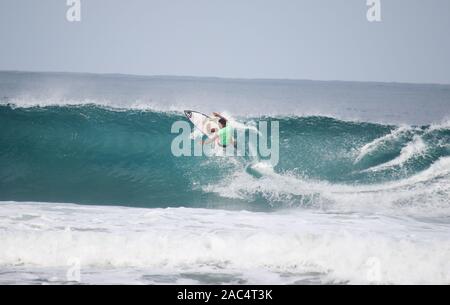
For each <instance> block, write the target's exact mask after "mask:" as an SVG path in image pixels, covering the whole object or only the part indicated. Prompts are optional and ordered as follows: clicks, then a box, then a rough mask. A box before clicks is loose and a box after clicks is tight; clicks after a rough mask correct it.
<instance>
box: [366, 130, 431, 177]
mask: <svg viewBox="0 0 450 305" xmlns="http://www.w3.org/2000/svg"><path fill="white" fill-rule="evenodd" d="M426 150H427V145H426V144H425V142H424V141H423V139H422V137H421V136H419V135H415V136H414V138H413V140H412V141H411V142H409V143H408V144H407V145H406V146H405V147H403V148H402V150H401V151H400V155H399V156H398V157H397V158H395V159H393V160H391V161H389V162H386V163H383V164H380V165H377V166H374V167H371V168H368V169H367V170H366V171H380V170H384V169H387V168H391V167H394V166H402V165H404V164H405V163H406V162H407V161H408V160H410V159H412V158H413V157H417V156H420V155H423V154H425V153H426Z"/></svg>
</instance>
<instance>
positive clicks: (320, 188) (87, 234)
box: [0, 72, 450, 284]
mask: <svg viewBox="0 0 450 305" xmlns="http://www.w3.org/2000/svg"><path fill="white" fill-rule="evenodd" d="M184 109H193V110H198V111H201V112H204V113H211V112H212V111H218V112H221V113H223V114H224V115H225V116H226V117H228V118H229V119H230V121H231V122H232V125H234V126H239V128H242V129H244V130H247V129H248V130H249V132H250V131H251V130H255V129H256V128H257V127H258V122H259V121H268V122H274V121H277V122H279V149H280V151H279V162H278V164H276V165H275V166H272V165H270V164H269V163H268V162H266V161H267V160H264V158H262V157H259V156H256V157H252V158H246V157H237V156H236V157H220V156H209V157H207V156H201V157H189V156H182V157H175V156H174V155H173V154H172V152H171V143H172V141H173V140H174V138H175V137H176V136H177V134H174V133H171V126H172V124H173V123H174V122H176V121H186V118H185V116H184V114H183V110H184ZM249 166H251V167H252V168H255V169H257V170H258V173H259V174H258V175H254V174H253V173H252V172H251V171H249V170H248V168H249ZM13 283H19V284H54V283H68V284H77V283H82V284H106V283H114V284H126V283H130V284H450V85H431V84H428V85H426V84H397V83H357V82H336V81H334V82H333V81H330V82H324V81H307V80H304V81H295V80H240V79H220V78H193V77H167V76H160V77H159V76H154V77H145V76H129V75H95V74H73V73H29V72H0V284H13Z"/></svg>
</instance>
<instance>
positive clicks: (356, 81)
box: [0, 69, 450, 86]
mask: <svg viewBox="0 0 450 305" xmlns="http://www.w3.org/2000/svg"><path fill="white" fill-rule="evenodd" d="M2 72H7V73H43V74H88V75H98V76H130V77H143V78H145V77H147V78H179V79H215V80H234V81H285V82H289V81H290V82H296V81H297V82H301V81H305V82H335V83H338V82H342V83H375V84H397V85H435V86H450V83H432V82H403V81H364V80H337V79H308V78H261V77H256V78H252V77H225V76H196V75H174V74H153V75H151V74H132V73H122V72H72V71H33V70H3V69H0V73H2Z"/></svg>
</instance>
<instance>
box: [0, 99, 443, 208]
mask: <svg viewBox="0 0 450 305" xmlns="http://www.w3.org/2000/svg"><path fill="white" fill-rule="evenodd" d="M261 119H263V120H265V121H268V122H270V121H272V120H277V121H278V122H279V124H280V143H281V144H280V156H281V157H280V161H279V163H278V164H277V165H276V166H275V167H274V168H273V173H274V174H279V175H281V176H282V175H290V176H292V177H297V178H298V179H304V180H313V181H322V182H327V183H331V184H343V185H356V186H357V185H372V184H382V183H387V182H391V181H398V180H402V179H406V178H408V177H411V176H414V175H416V174H419V173H421V172H422V171H424V170H426V169H427V168H429V167H430V166H431V165H432V164H433V163H435V162H436V161H438V160H440V159H441V158H445V157H448V156H449V155H450V147H449V144H448V143H450V141H449V140H450V130H449V129H448V128H446V127H443V128H434V127H430V126H407V127H403V129H402V128H401V127H397V126H394V125H381V124H373V123H361V122H345V121H340V120H336V119H333V118H326V117H264V118H254V117H250V118H249V117H243V118H237V120H238V121H240V122H241V123H243V124H247V125H248V126H252V125H253V124H254V123H255V122H257V121H258V120H261ZM0 120H1V122H2V128H1V130H0V139H1V142H0V143H1V150H0V168H1V171H0V182H1V183H0V194H1V195H0V199H1V200H19V201H45V202H73V203H88V204H108V205H125V206H138V207H147V208H153V207H176V206H184V207H208V206H214V205H217V206H222V207H223V206H225V207H229V208H239V207H242V208H247V209H257V210H260V209H263V210H264V209H271V208H276V207H289V206H298V205H299V204H298V202H302V204H305V202H303V201H301V200H300V201H298V200H297V199H298V198H296V199H291V200H286V201H285V202H283V201H280V200H275V199H274V200H271V199H269V198H264V196H258V195H261V194H259V193H258V192H256V193H255V194H251V195H253V196H247V198H245V199H235V200H231V201H230V200H229V199H227V198H222V197H221V196H220V195H219V194H217V193H215V192H212V191H210V190H205V189H202V188H201V187H199V186H205V185H215V184H220V182H221V181H224V180H227V179H229V178H230V177H232V176H233V175H234V174H236V173H241V172H244V168H245V167H246V166H247V165H248V164H250V163H251V161H249V160H245V159H243V158H238V157H234V159H235V160H233V161H236V160H237V162H230V161H231V160H226V159H225V160H224V158H221V157H206V156H203V157H175V156H174V155H173V154H172V153H171V150H170V148H171V142H172V140H173V139H174V138H175V137H176V136H177V134H172V133H171V132H170V129H171V126H172V124H173V123H174V122H175V121H178V120H186V119H185V118H184V116H182V115H181V114H179V113H169V112H155V111H139V110H117V109H116V110H114V109H107V108H104V107H99V106H96V105H84V106H46V107H30V108H16V107H12V106H8V105H4V106H0ZM399 128H400V129H399ZM392 135H394V136H392ZM377 139H382V140H383V139H384V140H383V141H381V142H379V143H377V142H374V141H377ZM371 143H372V145H373V147H370V146H369V148H370V149H367V150H368V151H363V148H364V147H365V146H366V145H371ZM408 149H409V150H408ZM395 160H398V162H394V163H393V164H392V165H391V166H386V167H383V165H386V164H389V162H392V161H395ZM252 179H253V177H251V176H249V177H248V180H249V181H251V180H252ZM275 179H276V178H275ZM308 204H314V200H310V201H309V202H308Z"/></svg>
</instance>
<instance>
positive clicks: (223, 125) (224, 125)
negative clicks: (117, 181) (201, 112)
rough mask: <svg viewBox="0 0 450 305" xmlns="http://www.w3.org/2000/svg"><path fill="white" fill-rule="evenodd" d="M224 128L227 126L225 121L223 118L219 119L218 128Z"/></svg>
mask: <svg viewBox="0 0 450 305" xmlns="http://www.w3.org/2000/svg"><path fill="white" fill-rule="evenodd" d="M226 126H227V120H225V119H224V118H220V119H219V127H220V128H224V127H226Z"/></svg>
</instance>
